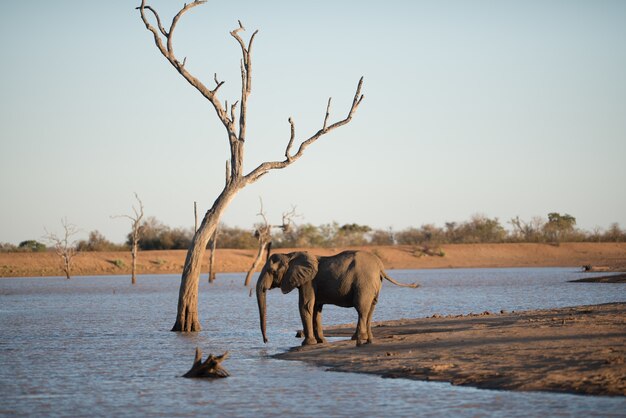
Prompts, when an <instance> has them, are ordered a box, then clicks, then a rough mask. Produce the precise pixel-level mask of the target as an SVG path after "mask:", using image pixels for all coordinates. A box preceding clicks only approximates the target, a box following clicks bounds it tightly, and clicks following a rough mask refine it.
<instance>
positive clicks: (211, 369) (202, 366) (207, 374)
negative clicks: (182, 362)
mask: <svg viewBox="0 0 626 418" xmlns="http://www.w3.org/2000/svg"><path fill="white" fill-rule="evenodd" d="M227 358H228V351H227V352H225V353H224V354H222V355H221V356H214V355H213V354H209V357H207V359H206V360H205V361H204V363H203V362H202V350H200V348H199V347H196V358H195V360H194V361H193V366H191V369H189V371H188V372H187V373H185V374H184V375H183V377H190V378H196V377H200V378H208V379H214V378H218V377H228V376H230V374H229V373H228V372H227V371H226V369H224V368H223V367H222V366H221V365H220V363H221V362H222V361H224V360H226V359H227Z"/></svg>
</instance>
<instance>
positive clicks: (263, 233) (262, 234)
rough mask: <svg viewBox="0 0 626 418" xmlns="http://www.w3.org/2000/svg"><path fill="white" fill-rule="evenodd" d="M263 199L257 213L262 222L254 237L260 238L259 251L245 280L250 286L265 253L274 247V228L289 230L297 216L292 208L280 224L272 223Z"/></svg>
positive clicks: (284, 215)
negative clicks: (265, 210)
mask: <svg viewBox="0 0 626 418" xmlns="http://www.w3.org/2000/svg"><path fill="white" fill-rule="evenodd" d="M260 200H261V210H260V211H259V213H257V215H258V216H260V217H261V219H262V222H261V223H260V224H258V225H257V228H256V230H255V231H254V237H255V238H256V239H257V240H259V251H258V252H257V255H256V258H255V259H254V261H253V262H252V265H251V266H250V270H248V274H246V280H245V282H244V286H246V287H248V286H249V285H250V280H252V275H253V274H254V272H255V271H256V269H257V267H259V264H260V263H261V260H262V259H263V253H265V254H266V258H268V257H269V255H270V249H271V247H272V229H282V230H283V232H287V231H288V230H289V227H290V226H291V221H292V219H293V218H294V217H295V216H296V209H295V208H292V209H291V211H289V212H285V213H283V222H282V224H280V225H271V224H270V223H269V222H268V221H267V217H266V216H265V212H264V211H263V200H262V199H260Z"/></svg>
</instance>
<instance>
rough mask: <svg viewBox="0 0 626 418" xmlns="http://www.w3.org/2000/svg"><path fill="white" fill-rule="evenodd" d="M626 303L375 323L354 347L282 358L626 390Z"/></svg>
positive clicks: (498, 385)
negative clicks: (365, 340)
mask: <svg viewBox="0 0 626 418" xmlns="http://www.w3.org/2000/svg"><path fill="white" fill-rule="evenodd" d="M625 331H626V303H613V304H605V305H595V306H583V307H574V308H562V309H547V310H534V311H526V312H515V313H502V314H493V313H483V314H480V315H469V316H461V317H433V318H425V319H408V320H398V321H387V322H380V323H376V324H375V327H373V333H374V337H375V341H374V344H371V345H364V346H361V347H356V346H355V343H354V341H350V340H349V338H350V336H351V335H352V333H353V332H354V326H353V325H351V326H345V327H337V328H333V329H329V330H327V331H326V330H325V334H326V336H327V337H328V336H341V337H345V338H347V339H346V340H342V341H336V342H332V343H329V344H324V345H316V346H307V347H298V348H295V349H293V350H292V351H290V352H287V353H284V354H279V355H277V356H276V357H277V358H280V359H286V360H299V361H305V362H310V363H313V364H316V365H319V366H323V367H328V368H329V369H330V370H332V371H343V372H358V373H372V374H377V375H381V376H383V377H391V378H408V379H417V380H432V381H444V382H450V383H452V384H454V385H467V386H474V387H479V388H488V389H507V390H520V391H556V392H571V393H580V394H591V395H621V396H624V395H626V364H625V363H624V358H625V357H626V332H625Z"/></svg>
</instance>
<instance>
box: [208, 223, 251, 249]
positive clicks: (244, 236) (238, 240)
mask: <svg viewBox="0 0 626 418" xmlns="http://www.w3.org/2000/svg"><path fill="white" fill-rule="evenodd" d="M258 246H259V242H258V240H257V239H256V238H255V237H254V230H253V229H252V228H251V229H242V228H237V227H229V226H226V225H220V229H219V233H218V236H217V242H216V247H217V248H240V249H243V248H245V249H250V248H258Z"/></svg>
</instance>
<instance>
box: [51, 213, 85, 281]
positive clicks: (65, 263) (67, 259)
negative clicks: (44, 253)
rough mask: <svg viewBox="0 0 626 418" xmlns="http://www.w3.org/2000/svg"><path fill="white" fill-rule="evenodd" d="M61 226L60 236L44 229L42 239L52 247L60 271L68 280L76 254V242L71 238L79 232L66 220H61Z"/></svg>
mask: <svg viewBox="0 0 626 418" xmlns="http://www.w3.org/2000/svg"><path fill="white" fill-rule="evenodd" d="M61 225H62V226H63V235H62V236H58V235H56V234H54V233H50V232H48V230H47V229H45V228H44V230H45V231H46V235H44V239H45V240H46V241H48V242H50V243H51V244H52V245H53V246H54V251H55V252H56V254H57V255H58V256H59V257H60V258H61V269H62V270H63V272H64V273H65V278H66V279H67V280H69V279H70V278H71V273H72V265H73V264H72V262H73V261H74V257H75V256H76V254H78V249H77V248H76V240H73V239H72V237H73V236H74V235H76V234H77V233H78V232H79V231H80V230H79V229H78V227H77V226H76V225H74V224H71V223H69V222H68V221H67V218H63V219H61Z"/></svg>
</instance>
